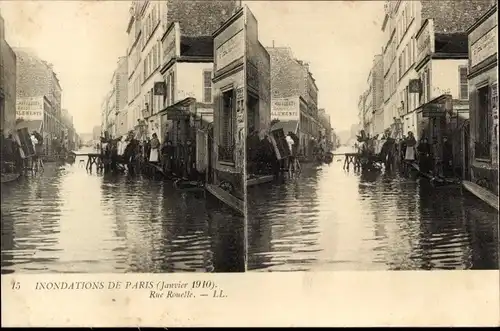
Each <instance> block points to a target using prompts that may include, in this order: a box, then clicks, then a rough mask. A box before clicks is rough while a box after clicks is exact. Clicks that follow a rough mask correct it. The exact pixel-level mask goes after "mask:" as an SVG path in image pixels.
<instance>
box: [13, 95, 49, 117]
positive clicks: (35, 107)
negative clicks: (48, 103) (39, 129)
mask: <svg viewBox="0 0 500 331" xmlns="http://www.w3.org/2000/svg"><path fill="white" fill-rule="evenodd" d="M18 118H22V119H24V120H26V121H37V120H38V121H43V97H33V98H17V102H16V119H18Z"/></svg>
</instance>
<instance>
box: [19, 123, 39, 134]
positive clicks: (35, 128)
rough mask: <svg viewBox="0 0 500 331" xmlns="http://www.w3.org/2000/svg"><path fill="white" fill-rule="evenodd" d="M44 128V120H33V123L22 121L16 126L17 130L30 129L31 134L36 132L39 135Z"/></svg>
mask: <svg viewBox="0 0 500 331" xmlns="http://www.w3.org/2000/svg"><path fill="white" fill-rule="evenodd" d="M42 127H43V121H42V120H33V121H21V122H19V123H17V124H16V130H20V129H24V128H26V129H28V132H29V133H31V132H33V131H36V132H38V133H41V131H42Z"/></svg>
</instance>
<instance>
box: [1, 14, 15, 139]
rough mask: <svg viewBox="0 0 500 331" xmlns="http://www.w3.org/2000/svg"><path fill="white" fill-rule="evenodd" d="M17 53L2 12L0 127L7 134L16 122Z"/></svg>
mask: <svg viewBox="0 0 500 331" xmlns="http://www.w3.org/2000/svg"><path fill="white" fill-rule="evenodd" d="M16 70H17V64H16V54H15V53H14V51H13V50H12V48H11V47H10V46H9V44H8V43H7V41H6V40H5V23H4V20H3V18H2V15H1V13H0V116H1V119H0V127H1V129H2V130H3V131H4V134H5V135H7V134H8V132H12V131H13V130H14V128H15V122H16Z"/></svg>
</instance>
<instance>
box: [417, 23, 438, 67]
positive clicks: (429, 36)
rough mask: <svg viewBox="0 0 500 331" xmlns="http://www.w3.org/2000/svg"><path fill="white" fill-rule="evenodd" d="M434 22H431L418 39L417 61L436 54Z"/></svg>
mask: <svg viewBox="0 0 500 331" xmlns="http://www.w3.org/2000/svg"><path fill="white" fill-rule="evenodd" d="M433 30H434V29H433V21H432V20H430V21H429V22H428V23H427V25H426V26H425V28H424V30H423V31H422V33H421V34H420V36H418V38H417V61H420V60H422V59H423V58H424V57H425V56H427V55H429V54H431V53H433V52H434V45H433V35H434V32H433Z"/></svg>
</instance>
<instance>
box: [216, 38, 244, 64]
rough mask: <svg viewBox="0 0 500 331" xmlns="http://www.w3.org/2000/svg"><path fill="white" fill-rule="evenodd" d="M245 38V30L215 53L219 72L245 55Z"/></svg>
mask: <svg viewBox="0 0 500 331" xmlns="http://www.w3.org/2000/svg"><path fill="white" fill-rule="evenodd" d="M243 37H244V35H243V30H241V31H240V32H238V33H237V34H235V35H234V36H233V37H231V38H230V39H228V40H227V41H226V42H225V43H224V44H222V45H221V46H220V47H219V48H217V50H216V52H215V57H216V61H217V62H216V68H217V70H220V69H223V68H224V67H226V66H228V65H229V64H230V63H232V62H233V61H235V60H237V59H239V58H241V57H242V56H243V55H244V53H245V40H244V38H243Z"/></svg>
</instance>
